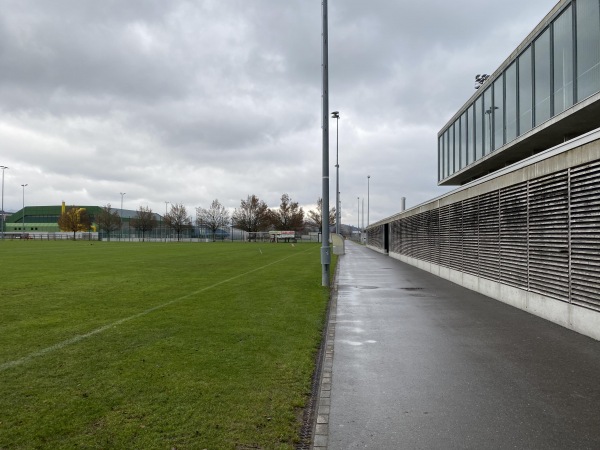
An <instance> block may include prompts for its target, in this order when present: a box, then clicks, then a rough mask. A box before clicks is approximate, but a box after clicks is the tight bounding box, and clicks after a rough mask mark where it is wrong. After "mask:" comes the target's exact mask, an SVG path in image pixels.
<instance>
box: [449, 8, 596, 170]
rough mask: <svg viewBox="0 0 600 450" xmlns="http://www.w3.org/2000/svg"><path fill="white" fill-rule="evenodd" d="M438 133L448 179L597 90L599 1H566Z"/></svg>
mask: <svg viewBox="0 0 600 450" xmlns="http://www.w3.org/2000/svg"><path fill="white" fill-rule="evenodd" d="M485 87H486V89H485V90H483V88H482V89H481V92H479V93H478V94H479V95H478V96H477V97H476V98H475V100H474V101H473V103H472V104H470V105H468V106H467V107H466V109H465V112H463V113H462V114H461V115H460V116H459V117H458V118H457V119H456V120H455V122H454V123H451V124H450V125H449V126H448V127H447V128H446V129H445V130H443V132H442V133H441V135H440V139H439V142H438V145H439V150H438V155H439V158H440V161H439V166H438V167H439V176H440V178H439V179H440V180H443V179H445V178H448V177H450V176H451V175H453V174H454V173H456V172H458V171H460V170H462V169H463V168H465V167H467V166H468V165H470V164H474V163H477V161H478V160H480V159H482V158H484V157H485V156H486V155H488V154H490V153H491V152H493V151H495V150H498V149H500V148H501V147H502V146H504V145H506V144H509V143H510V142H512V141H514V140H515V139H516V138H518V137H519V136H522V135H523V134H526V133H527V132H529V131H530V130H532V129H533V128H534V127H536V126H538V125H541V124H543V123H544V122H546V121H548V120H549V119H551V118H552V117H554V116H555V115H557V114H561V113H562V112H564V111H566V110H567V109H569V108H570V107H571V106H573V105H574V104H575V103H577V102H580V101H582V100H584V99H586V98H588V97H590V96H591V95H594V94H597V93H598V92H600V0H572V1H570V2H568V3H567V4H566V5H565V7H564V8H562V10H561V11H559V14H557V16H556V17H555V18H553V20H551V22H550V23H549V24H548V26H546V27H545V28H543V29H542V30H540V32H539V34H538V35H537V36H536V37H535V39H534V40H533V42H532V43H531V45H529V46H528V47H527V48H525V49H524V50H523V51H522V52H521V53H520V54H519V55H518V56H517V57H516V58H515V61H513V62H512V63H511V64H510V65H508V67H507V68H506V69H505V70H504V72H503V73H501V74H499V75H498V76H497V77H496V79H495V80H493V83H491V84H490V85H489V86H488V84H487V83H486V86H485Z"/></svg>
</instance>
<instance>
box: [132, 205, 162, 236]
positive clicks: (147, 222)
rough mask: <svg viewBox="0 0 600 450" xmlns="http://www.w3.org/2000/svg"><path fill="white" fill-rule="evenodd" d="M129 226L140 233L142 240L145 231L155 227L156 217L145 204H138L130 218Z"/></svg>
mask: <svg viewBox="0 0 600 450" xmlns="http://www.w3.org/2000/svg"><path fill="white" fill-rule="evenodd" d="M131 226H132V227H133V228H135V229H136V230H137V231H138V232H141V233H142V241H144V240H145V237H146V232H150V231H152V230H154V229H155V228H156V219H155V217H154V213H153V212H152V209H150V208H149V207H147V206H146V207H143V206H140V209H138V210H137V211H136V213H135V216H134V217H132V218H131Z"/></svg>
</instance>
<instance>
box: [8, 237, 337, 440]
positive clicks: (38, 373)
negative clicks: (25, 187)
mask: <svg viewBox="0 0 600 450" xmlns="http://www.w3.org/2000/svg"><path fill="white" fill-rule="evenodd" d="M319 248H320V247H319V246H318V244H303V245H296V246H291V245H287V244H286V245H284V244H255V243H252V244H242V243H218V244H197V243H196V244H192V243H185V244H175V243H169V244H165V243H152V244H151V243H144V244H137V243H117V242H93V243H89V242H72V241H70V242H35V241H33V242H32V241H22V242H21V241H16V242H11V241H5V242H0V449H5V448H6V449H9V448H10V449H20V448H52V449H61V448H64V449H72V448H103V449H107V448H128V449H133V448H139V449H142V448H143V449H153V448H156V449H172V448H177V449H184V448H194V449H195V448H199V449H247V448H263V449H289V448H293V445H294V442H295V440H296V439H297V435H298V430H299V428H300V418H301V408H302V406H304V404H305V402H306V400H307V395H308V393H309V390H310V376H311V374H312V371H313V368H314V355H315V352H316V350H317V347H318V345H319V341H320V333H321V329H322V326H323V323H324V313H325V309H326V304H327V298H328V291H327V289H326V288H323V287H321V266H320V262H319V258H320V252H319Z"/></svg>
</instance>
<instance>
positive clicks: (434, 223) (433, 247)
mask: <svg viewBox="0 0 600 450" xmlns="http://www.w3.org/2000/svg"><path fill="white" fill-rule="evenodd" d="M428 220H429V223H428V225H427V228H428V230H429V235H428V237H427V239H428V241H427V245H428V246H429V257H430V261H431V262H432V263H435V264H439V263H440V212H439V209H434V210H432V211H429V216H428Z"/></svg>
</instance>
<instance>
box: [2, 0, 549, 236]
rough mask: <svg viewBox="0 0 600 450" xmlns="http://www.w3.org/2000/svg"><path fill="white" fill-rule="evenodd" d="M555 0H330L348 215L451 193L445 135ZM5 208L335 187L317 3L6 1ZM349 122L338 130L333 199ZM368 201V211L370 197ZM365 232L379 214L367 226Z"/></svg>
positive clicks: (206, 198)
mask: <svg viewBox="0 0 600 450" xmlns="http://www.w3.org/2000/svg"><path fill="white" fill-rule="evenodd" d="M555 4H556V1H555V0H528V1H522V0H518V1H517V0H503V1H488V0H484V1H474V0H454V1H443V0H420V1H401V0H369V1H364V0H361V1H359V0H339V1H335V0H330V1H329V39H330V43H329V64H330V78H329V89H330V98H329V102H330V110H331V111H334V110H338V111H340V115H341V119H340V120H339V164H340V191H341V199H342V223H346V224H351V225H356V224H357V213H358V211H357V209H358V205H357V204H358V203H361V207H362V199H363V198H365V208H366V205H367V202H366V197H367V175H370V176H371V179H370V195H369V198H370V202H369V203H370V207H369V213H370V214H369V215H370V217H369V218H370V222H374V221H377V220H380V219H382V218H385V217H388V216H390V215H392V214H395V213H396V212H398V211H399V209H400V197H402V196H404V197H406V198H407V201H406V202H407V207H410V206H414V205H416V204H418V203H421V202H424V201H426V200H428V199H430V198H433V197H435V196H438V195H440V194H442V193H443V192H445V191H447V188H440V187H438V186H437V144H436V140H437V132H438V131H439V130H440V129H441V128H442V127H443V126H444V124H445V123H446V122H447V121H448V120H449V119H450V117H451V116H452V115H453V114H454V113H455V112H456V111H457V110H458V109H459V108H460V107H461V106H462V105H463V104H464V103H465V102H466V101H467V100H468V98H469V97H470V96H471V95H472V94H473V92H474V89H473V86H474V76H475V75H476V74H478V73H492V72H493V71H494V70H495V69H496V68H497V67H498V66H499V65H500V64H501V63H502V61H504V60H505V59H506V58H507V57H508V55H509V54H510V53H511V52H512V51H513V50H514V49H515V48H516V46H517V45H518V44H519V43H520V42H521V41H522V40H523V39H524V38H525V37H526V36H527V34H529V32H530V31H531V30H532V29H533V28H534V26H535V25H536V24H537V23H538V22H539V21H540V20H541V19H542V18H543V17H544V16H545V15H546V14H547V13H548V12H549V11H550V9H551V8H552V7H553V6H554V5H555ZM0 5H1V10H0V11H1V12H0V165H4V166H8V167H9V169H8V170H6V171H5V184H4V205H5V209H6V210H7V211H16V210H19V209H21V207H22V201H23V200H22V194H23V190H22V188H21V185H22V184H25V183H27V184H28V186H27V187H26V188H25V204H26V205H56V204H60V202H61V201H65V202H66V203H67V204H68V205H100V206H102V205H106V204H108V203H110V204H112V206H113V207H116V208H119V207H120V203H121V195H120V193H121V192H124V193H126V194H125V196H124V197H123V207H124V208H126V209H138V208H139V207H140V206H149V207H150V208H152V209H153V210H154V211H155V212H159V213H161V214H162V213H164V210H165V203H164V202H166V201H167V202H171V203H182V204H184V205H185V206H186V207H187V208H188V210H189V211H190V213H193V211H194V209H195V208H196V207H198V206H202V207H207V206H209V205H210V203H211V201H212V200H213V199H215V198H216V199H219V201H220V202H221V203H222V204H223V205H225V206H226V207H228V208H231V209H233V208H236V207H239V205H240V200H241V199H245V198H246V197H247V196H248V195H251V194H255V195H257V196H258V197H259V198H260V199H262V200H264V201H265V202H266V203H267V204H268V205H269V206H270V207H277V206H278V205H279V201H280V197H281V195H282V194H283V193H287V194H289V195H290V197H291V198H292V199H293V200H294V201H297V202H299V203H300V204H301V205H302V206H303V207H304V209H305V211H307V210H309V209H314V207H315V204H316V201H317V198H318V197H320V195H321V161H322V159H321V79H322V78H321V2H320V1H319V0H190V1H185V0H169V1H166V0H127V1H123V0H37V1H35V0H0ZM335 131H336V123H335V120H331V122H330V133H331V140H330V148H331V156H330V163H331V167H330V176H331V188H330V192H331V200H330V203H331V206H333V205H334V204H335V200H334V199H335V167H334V165H335V148H336V137H335V136H336V135H335ZM359 197H360V198H361V201H360V202H359V201H358V200H357V199H358V198H359ZM365 222H366V217H365Z"/></svg>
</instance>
